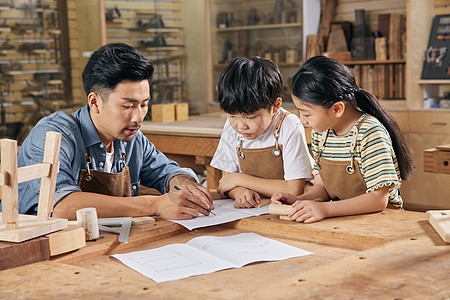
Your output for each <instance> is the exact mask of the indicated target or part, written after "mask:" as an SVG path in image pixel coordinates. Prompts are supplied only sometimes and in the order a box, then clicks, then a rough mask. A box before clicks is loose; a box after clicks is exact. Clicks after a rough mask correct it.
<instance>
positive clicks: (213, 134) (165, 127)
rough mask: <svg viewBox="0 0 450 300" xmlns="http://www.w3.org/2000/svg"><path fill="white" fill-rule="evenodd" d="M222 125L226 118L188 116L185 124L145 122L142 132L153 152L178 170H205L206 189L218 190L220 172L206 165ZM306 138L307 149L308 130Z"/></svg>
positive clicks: (306, 130) (209, 115)
mask: <svg viewBox="0 0 450 300" xmlns="http://www.w3.org/2000/svg"><path fill="white" fill-rule="evenodd" d="M225 121H226V114H224V113H209V114H203V115H198V116H190V117H189V120H188V121H180V122H168V123H153V122H144V123H143V124H142V127H141V131H142V133H143V134H144V135H145V136H146V137H147V138H148V139H149V141H150V142H152V143H153V144H154V145H155V147H156V149H158V150H159V151H161V152H163V153H164V154H166V155H167V156H168V157H169V158H171V159H173V160H175V161H177V162H178V163H179V164H180V165H181V166H183V167H193V164H197V165H202V166H204V167H205V168H206V180H207V183H208V188H210V189H217V186H218V183H219V180H220V178H221V177H222V172H221V171H219V170H217V169H215V168H213V167H211V166H210V165H209V163H210V162H211V159H212V157H213V156H214V153H215V152H216V149H217V145H219V140H220V135H221V134H222V129H223V126H224V125H225ZM305 135H306V142H307V143H308V145H309V144H311V129H310V128H306V129H305ZM189 159H191V160H189Z"/></svg>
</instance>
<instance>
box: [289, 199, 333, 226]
mask: <svg viewBox="0 0 450 300" xmlns="http://www.w3.org/2000/svg"><path fill="white" fill-rule="evenodd" d="M325 205H326V203H324V202H314V201H310V200H299V201H296V202H295V203H294V204H292V211H291V213H290V214H289V215H288V217H289V218H291V220H293V221H297V222H303V223H313V222H317V221H320V220H322V219H324V218H326V217H327V214H326V212H327V211H326V208H325Z"/></svg>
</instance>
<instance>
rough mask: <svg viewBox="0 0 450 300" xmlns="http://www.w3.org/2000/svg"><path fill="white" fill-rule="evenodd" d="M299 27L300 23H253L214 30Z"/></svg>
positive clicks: (229, 30)
mask: <svg viewBox="0 0 450 300" xmlns="http://www.w3.org/2000/svg"><path fill="white" fill-rule="evenodd" d="M296 27H298V28H301V27H302V24H301V23H284V24H265V25H253V26H236V27H227V28H216V32H217V33H219V32H233V31H241V30H265V29H282V28H296Z"/></svg>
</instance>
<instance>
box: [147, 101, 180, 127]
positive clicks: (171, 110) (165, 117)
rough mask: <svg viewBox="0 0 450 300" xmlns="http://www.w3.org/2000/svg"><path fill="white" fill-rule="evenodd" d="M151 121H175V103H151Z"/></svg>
mask: <svg viewBox="0 0 450 300" xmlns="http://www.w3.org/2000/svg"><path fill="white" fill-rule="evenodd" d="M152 122H159V123H161V122H175V104H173V103H167V104H152Z"/></svg>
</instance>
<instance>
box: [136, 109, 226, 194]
mask: <svg viewBox="0 0 450 300" xmlns="http://www.w3.org/2000/svg"><path fill="white" fill-rule="evenodd" d="M225 121H226V115H224V114H222V113H212V114H205V115H199V116H190V117H189V120H188V121H179V122H168V123H153V122H144V123H143V124H142V127H141V131H142V133H143V134H144V135H145V136H146V137H147V138H148V139H149V141H150V142H152V143H153V144H154V145H155V147H156V149H158V150H159V151H161V152H163V153H164V154H166V155H167V156H168V157H169V158H171V159H173V160H175V161H177V162H178V163H179V164H180V165H181V166H183V167H192V165H193V164H197V165H202V166H204V167H205V168H206V180H207V182H208V188H210V189H217V185H218V182H219V179H220V177H221V174H222V173H221V172H220V171H219V170H217V169H215V168H213V167H211V166H210V165H209V163H210V162H211V159H212V157H213V156H214V152H215V151H216V148H217V145H219V140H220V135H221V134H222V128H223V126H224V124H225ZM190 159H191V160H190Z"/></svg>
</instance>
